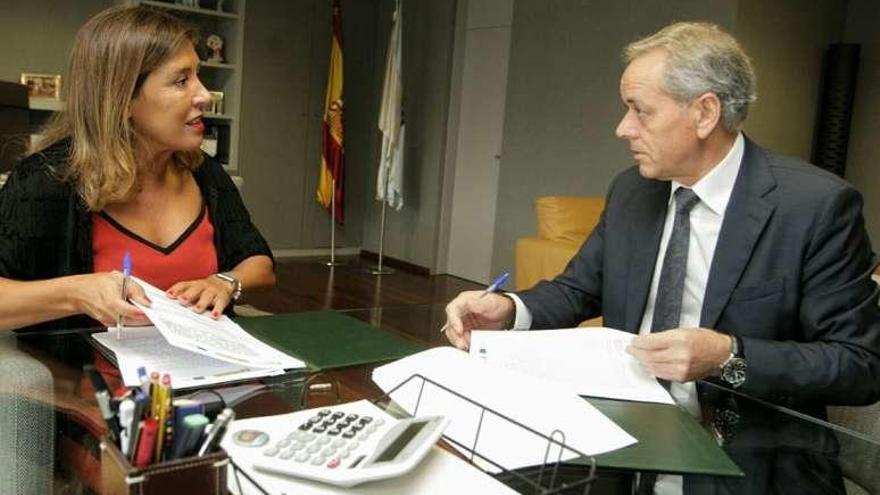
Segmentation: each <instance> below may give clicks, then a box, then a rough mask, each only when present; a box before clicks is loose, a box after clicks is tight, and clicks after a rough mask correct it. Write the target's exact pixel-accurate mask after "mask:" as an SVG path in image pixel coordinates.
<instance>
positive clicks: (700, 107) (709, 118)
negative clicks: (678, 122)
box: [693, 92, 721, 139]
mask: <svg viewBox="0 0 880 495" xmlns="http://www.w3.org/2000/svg"><path fill="white" fill-rule="evenodd" d="M693 109H694V112H695V115H696V128H697V137H699V138H700V139H706V138H707V137H708V136H709V135H710V134H712V131H714V130H715V128H716V127H718V126H719V125H721V100H719V99H718V95H716V94H715V93H711V92H710V93H703V94H702V95H700V96H698V97H697V99H696V100H694V102H693Z"/></svg>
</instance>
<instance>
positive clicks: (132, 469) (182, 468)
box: [101, 409, 235, 495]
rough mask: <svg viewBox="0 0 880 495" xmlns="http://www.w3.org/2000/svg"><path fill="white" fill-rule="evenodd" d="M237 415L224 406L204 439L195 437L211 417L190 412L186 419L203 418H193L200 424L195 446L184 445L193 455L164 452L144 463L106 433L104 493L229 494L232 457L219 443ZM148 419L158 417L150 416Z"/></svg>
mask: <svg viewBox="0 0 880 495" xmlns="http://www.w3.org/2000/svg"><path fill="white" fill-rule="evenodd" d="M234 417H235V413H234V412H233V411H232V409H224V410H223V412H222V413H221V414H220V415H218V417H217V418H216V420H215V421H214V425H213V426H212V427H211V430H210V431H209V432H208V434H207V435H205V438H204V440H201V441H194V440H195V438H198V437H201V436H202V435H201V431H202V430H203V428H204V425H205V423H207V419H205V418H204V416H202V415H201V414H193V415H190V416H188V417H187V418H186V419H190V418H195V419H201V421H200V422H199V421H194V422H193V426H195V427H196V428H195V431H194V432H193V435H195V438H193V439H189V440H188V441H187V444H188V445H190V446H191V447H192V450H190V448H185V449H184V450H186V451H190V452H192V455H189V456H186V457H176V455H175V454H174V453H168V454H166V455H165V456H164V458H163V459H164V460H162V461H157V462H153V463H151V464H146V465H144V466H139V465H138V464H139V463H140V461H138V460H135V462H134V465H133V464H132V462H130V460H129V457H127V456H126V455H124V454H123V453H122V452H121V451H120V449H119V448H118V447H117V445H116V442H115V441H114V440H113V437H112V436H110V435H105V436H104V437H103V439H102V441H101V481H102V485H103V492H102V493H104V494H110V495H122V494H125V495H128V494H138V495H148V494H156V495H169V494H174V493H186V494H189V493H199V494H208V495H215V494H216V495H220V494H225V493H226V471H227V465H228V464H229V457H228V455H227V454H226V451H224V450H223V449H222V448H220V447H219V445H220V440H221V439H222V437H223V434H224V433H225V431H226V429H227V427H228V425H229V423H230V422H231V421H232V420H233V419H234ZM147 421H154V419H153V418H148V420H147ZM154 422H155V421H154ZM179 434H183V432H182V431H181V432H179ZM152 443H153V442H152V441H149V442H148V444H152ZM195 447H198V449H196V448H195ZM150 454H151V451H150V449H149V448H148V449H147V457H152V456H151V455H150Z"/></svg>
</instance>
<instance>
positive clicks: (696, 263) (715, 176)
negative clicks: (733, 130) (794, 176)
mask: <svg viewBox="0 0 880 495" xmlns="http://www.w3.org/2000/svg"><path fill="white" fill-rule="evenodd" d="M744 149H745V140H744V139H743V135H742V133H740V134H739V135H737V137H736V140H735V141H734V142H733V146H732V147H731V148H730V151H729V152H728V153H727V156H725V157H724V159H722V160H721V162H719V163H718V164H717V165H715V166H714V167H713V168H712V169H711V170H709V172H708V173H707V174H706V175H704V176H703V177H702V178H701V179H700V180H699V181H697V182H696V183H695V184H694V185H692V186H691V189H692V190H693V191H694V192H695V193H696V194H697V197H698V198H700V202H699V203H697V204H696V206H694V207H693V209H692V210H691V212H690V223H691V228H690V237H689V240H688V257H687V271H686V273H685V277H684V294H683V296H682V302H681V317H680V319H679V327H682V328H690V327H699V326H700V314H701V312H702V309H703V297H704V296H705V294H706V283H707V282H708V280H709V269H710V268H711V267H712V258H713V256H714V255H715V245H716V244H717V243H718V234H719V233H720V232H721V225H722V224H723V222H724V212H725V211H726V210H727V203H728V202H730V194H731V193H732V192H733V186H734V184H735V183H736V177H737V175H738V174H739V168H740V165H741V163H742V157H743V151H744ZM679 187H683V185H682V184H681V183H679V182H676V181H672V187H671V188H670V190H669V202H668V204H667V209H666V222H665V223H664V225H663V234H662V236H661V237H660V250H659V251H658V252H657V260H656V261H655V262H654V275H653V277H652V278H651V289H650V292H649V293H648V302H647V304H646V306H645V312H644V313H643V315H642V324H641V326H640V327H639V334H648V333H651V323H652V321H653V320H654V303H655V301H656V300H657V285H658V284H659V282H660V270H661V269H662V268H663V258H664V257H665V255H666V247H667V246H668V245H669V237H670V236H671V235H672V224H673V221H674V219H675V208H674V207H673V201H674V194H675V191H676V190H677V189H678V188H679ZM509 295H510V296H511V298H512V299H513V302H514V305H515V306H516V319H515V321H514V325H513V329H515V330H527V329H529V328H531V326H532V314H531V312H530V311H529V310H528V308H527V307H526V305H525V304H523V302H522V300H521V299H520V298H519V297H518V296H517V295H516V294H513V293H510V294H509ZM669 392H670V393H671V394H672V397H673V398H674V399H675V401H676V402H677V403H678V404H680V405H681V406H682V407H684V408H685V409H686V410H687V411H688V412H689V413H691V414H692V415H693V416H695V417H697V418H699V417H700V404H699V401H698V400H697V388H696V385H695V384H694V382H687V383H674V382H673V383H672V384H671V386H670V389H669ZM654 490H655V494H658V495H659V494H670V495H671V494H680V493H682V477H681V476H662V475H661V476H658V477H657V484H656V485H655V486H654Z"/></svg>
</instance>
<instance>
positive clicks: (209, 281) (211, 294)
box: [165, 275, 233, 320]
mask: <svg viewBox="0 0 880 495" xmlns="http://www.w3.org/2000/svg"><path fill="white" fill-rule="evenodd" d="M232 291H233V287H232V284H230V283H229V282H227V281H225V280H222V279H220V278H219V277H216V276H214V275H211V276H208V277H205V278H203V279H201V280H189V281H186V282H178V283H176V284H174V285H172V286H171V288H170V289H168V290H167V291H166V292H165V293H166V294H168V297H170V298H172V299H177V301H178V302H179V303H180V304H183V305H184V306H191V307H192V310H193V311H195V312H196V313H202V312H203V311H205V310H206V309H208V308H211V318H214V319H215V320H216V319H217V318H220V315H222V314H223V310H224V309H226V306H228V305H229V303H230V302H231V301H232Z"/></svg>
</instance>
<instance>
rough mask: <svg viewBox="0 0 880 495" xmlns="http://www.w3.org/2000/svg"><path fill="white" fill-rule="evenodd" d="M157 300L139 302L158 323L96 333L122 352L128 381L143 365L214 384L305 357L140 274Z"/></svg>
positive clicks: (279, 369) (185, 382) (189, 381)
mask: <svg viewBox="0 0 880 495" xmlns="http://www.w3.org/2000/svg"><path fill="white" fill-rule="evenodd" d="M136 281H137V283H138V284H139V285H140V286H142V287H143V288H144V290H145V291H146V294H147V297H148V298H149V299H150V301H151V303H152V304H151V305H150V306H143V305H140V304H136V305H137V306H138V308H140V309H141V310H142V311H143V312H144V313H145V314H146V315H147V318H149V319H150V321H151V322H152V323H153V324H154V325H155V326H150V327H125V328H123V329H122V334H121V338H119V339H117V338H116V333H115V330H111V331H109V332H104V333H99V334H94V335H93V336H92V338H94V339H95V340H96V341H98V342H99V343H100V344H101V345H103V346H104V347H106V348H107V349H109V350H111V351H112V352H113V353H114V354H115V355H116V361H117V365H118V366H119V370H120V372H121V373H122V378H123V381H124V382H125V385H127V386H135V385H138V384H139V383H140V382H139V381H138V380H139V379H138V375H137V368H138V367H140V366H144V367H145V368H147V370H148V371H153V370H155V371H161V372H162V373H169V374H170V375H171V376H172V378H173V380H174V385H175V387H176V388H188V387H195V386H204V385H211V384H216V383H222V382H229V381H234V380H243V379H248V378H255V377H260V376H268V375H277V374H281V373H284V370H285V369H294V368H303V367H305V363H303V362H302V361H301V360H299V359H296V358H294V357H292V356H289V355H287V354H285V353H283V352H280V351H278V350H277V349H275V348H273V347H271V346H269V345H267V344H265V343H263V342H262V341H260V340H258V339H256V338H255V337H253V336H251V335H250V334H248V333H247V332H245V331H244V330H243V329H242V328H241V327H240V326H239V325H238V324H237V323H235V322H234V321H232V320H230V319H229V318H228V317H226V316H225V315H223V316H221V317H220V318H219V319H217V320H214V319H213V318H211V317H210V316H208V314H209V313H208V312H205V313H202V314H197V313H195V312H193V311H192V310H191V309H190V308H187V307H184V306H182V305H181V304H180V303H178V302H177V301H175V300H173V299H170V298H169V297H168V296H166V295H165V293H164V292H163V291H161V290H159V289H157V288H156V287H153V286H151V285H149V284H147V283H146V282H144V281H142V280H136Z"/></svg>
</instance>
